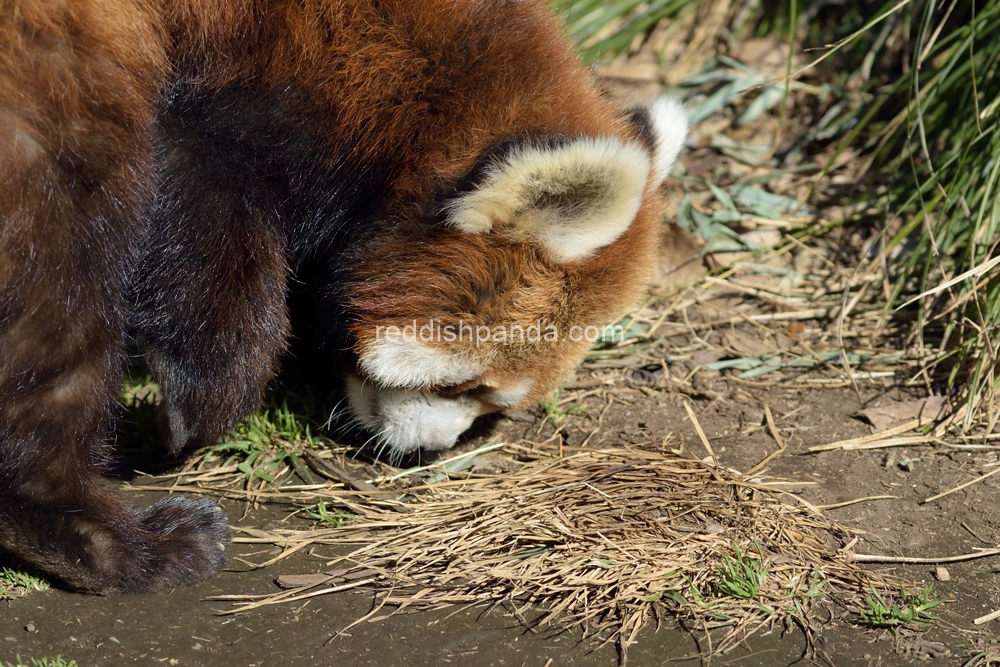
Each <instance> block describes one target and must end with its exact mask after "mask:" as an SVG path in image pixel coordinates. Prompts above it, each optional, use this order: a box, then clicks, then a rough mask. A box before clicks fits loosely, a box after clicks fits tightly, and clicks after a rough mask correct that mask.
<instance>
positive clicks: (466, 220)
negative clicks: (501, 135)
mask: <svg viewBox="0 0 1000 667" xmlns="http://www.w3.org/2000/svg"><path fill="white" fill-rule="evenodd" d="M651 164H652V163H651V160H650V156H649V152H648V151H647V150H646V148H645V147H643V146H641V145H640V144H638V143H632V142H628V143H626V142H623V141H621V140H619V139H617V138H614V137H597V138H593V137H582V138H574V139H567V140H565V141H561V142H547V143H541V145H540V143H539V142H536V143H529V142H525V143H522V144H516V145H514V146H512V147H510V148H508V149H507V150H506V151H504V153H503V154H502V156H500V157H497V158H495V159H494V160H492V161H491V162H490V163H488V164H487V165H486V167H485V169H484V172H483V174H482V176H481V178H480V179H477V180H478V184H477V185H476V186H475V187H473V188H472V189H471V190H469V191H467V192H464V193H462V194H459V195H457V196H456V197H454V198H453V199H452V200H451V201H449V202H447V203H446V204H445V207H444V208H445V220H446V224H449V225H451V226H453V227H456V228H458V229H460V230H462V231H464V232H468V233H470V234H485V233H488V232H493V231H495V232H504V233H509V234H513V235H516V236H525V237H529V238H532V239H534V240H536V241H538V242H540V243H541V244H542V246H544V247H545V248H546V249H547V250H548V251H549V252H550V253H551V254H552V255H553V256H554V257H555V259H556V260H557V261H560V262H572V261H575V260H579V259H585V258H587V257H589V256H591V255H593V254H594V253H595V252H597V250H599V249H600V248H603V247H604V246H606V245H608V244H609V243H612V242H613V241H615V239H617V238H618V237H619V236H621V235H622V233H623V232H624V231H625V230H626V229H628V227H629V225H630V224H632V221H633V219H634V218H635V215H636V213H637V212H638V211H639V206H640V205H641V204H642V194H643V192H644V191H645V189H646V183H647V181H648V179H649V174H650V168H651Z"/></svg>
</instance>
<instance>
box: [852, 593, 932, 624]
mask: <svg viewBox="0 0 1000 667" xmlns="http://www.w3.org/2000/svg"><path fill="white" fill-rule="evenodd" d="M865 602H866V603H867V606H866V607H865V608H864V609H863V610H862V611H861V620H862V621H864V623H865V624H866V625H870V626H872V627H875V628H898V627H901V626H906V625H914V626H919V627H926V626H928V625H931V624H933V623H934V622H935V621H937V620H938V619H937V616H935V615H934V614H931V613H930V610H931V609H933V608H934V607H937V606H938V605H940V604H943V603H944V602H945V599H944V598H942V597H939V596H937V595H935V593H934V584H930V585H929V586H927V587H926V588H924V589H923V590H922V591H920V592H918V593H915V594H913V595H901V596H900V600H899V603H898V604H892V603H889V602H887V601H886V600H885V598H884V597H882V595H881V594H880V593H879V592H878V591H876V590H872V594H871V595H870V596H868V597H867V598H866V599H865Z"/></svg>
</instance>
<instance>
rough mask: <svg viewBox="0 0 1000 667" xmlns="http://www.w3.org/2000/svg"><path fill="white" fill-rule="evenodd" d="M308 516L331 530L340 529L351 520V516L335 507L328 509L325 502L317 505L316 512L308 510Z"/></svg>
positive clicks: (322, 501)
mask: <svg viewBox="0 0 1000 667" xmlns="http://www.w3.org/2000/svg"><path fill="white" fill-rule="evenodd" d="M306 516H308V517H309V518H310V519H313V520H314V521H316V522H317V523H320V524H323V525H324V526H328V527H330V528H340V527H341V526H343V525H344V524H345V523H347V522H349V521H350V520H351V515H350V514H347V513H345V512H341V511H340V510H338V509H337V508H335V507H331V508H328V507H327V506H326V501H325V500H321V501H319V503H317V504H316V511H315V512H314V511H312V510H306Z"/></svg>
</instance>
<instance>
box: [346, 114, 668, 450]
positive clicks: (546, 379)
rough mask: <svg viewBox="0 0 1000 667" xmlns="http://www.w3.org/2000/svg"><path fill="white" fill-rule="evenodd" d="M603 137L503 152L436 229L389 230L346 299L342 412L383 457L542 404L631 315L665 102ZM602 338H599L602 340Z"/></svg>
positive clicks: (451, 204) (440, 442)
mask: <svg viewBox="0 0 1000 667" xmlns="http://www.w3.org/2000/svg"><path fill="white" fill-rule="evenodd" d="M646 115H647V117H648V121H649V125H650V127H648V128H646V129H647V131H648V134H649V135H650V136H648V137H647V141H646V143H645V145H644V144H643V143H640V142H639V141H636V140H622V139H619V138H617V137H579V138H571V139H566V138H557V139H551V140H535V141H531V140H523V141H515V142H506V143H505V144H504V145H503V147H502V148H500V149H495V150H492V151H488V152H487V154H486V155H485V156H484V157H483V158H481V159H480V163H479V166H478V167H477V169H475V170H474V173H473V174H470V175H469V176H467V177H466V178H465V179H464V185H463V186H461V187H459V188H457V192H456V193H454V194H452V195H450V196H449V197H447V198H446V199H445V200H444V201H441V202H438V204H437V205H436V207H435V211H434V213H435V214H436V215H437V218H438V220H437V221H436V224H431V225H430V231H429V230H428V223H427V221H426V220H408V219H407V218H406V217H405V214H404V215H401V216H400V219H398V220H394V221H393V222H392V225H391V229H392V233H391V234H390V235H389V236H388V237H387V238H381V239H380V240H379V242H378V243H377V244H375V245H374V246H373V247H372V250H371V253H370V256H369V257H368V259H367V261H365V262H363V263H362V265H361V266H359V267H357V269H356V270H355V271H354V274H353V277H352V280H351V285H350V287H349V288H348V290H347V293H348V295H349V302H350V303H349V307H350V309H351V311H352V314H353V318H354V324H353V326H352V327H351V335H352V338H353V341H354V351H355V353H356V354H357V359H358V362H357V367H356V369H354V372H352V373H350V374H349V375H348V376H347V377H346V380H345V381H346V390H347V397H348V401H349V404H350V408H351V410H352V412H353V413H354V416H355V417H357V418H358V419H359V420H360V421H361V422H362V423H363V424H364V425H365V426H366V427H367V428H368V429H370V430H371V431H372V432H373V434H374V435H376V436H377V437H378V438H379V439H380V440H381V441H382V442H383V444H386V445H388V446H389V447H390V448H391V449H392V450H394V451H395V452H397V453H406V452H412V451H414V450H416V449H419V448H423V449H429V450H440V449H447V448H448V447H451V446H452V445H453V444H454V443H455V441H456V439H457V438H458V437H459V436H460V435H461V434H462V433H463V432H464V431H465V430H466V429H468V428H469V426H470V425H471V424H472V422H473V420H474V419H475V418H476V417H478V416H480V415H483V414H487V413H490V412H494V411H496V410H500V409H503V408H511V407H515V406H520V405H524V404H525V403H528V402H531V401H537V400H540V399H544V398H545V397H546V396H548V395H551V393H552V392H553V391H555V390H556V389H557V388H558V387H559V385H560V384H561V383H562V382H564V381H565V380H566V379H567V377H568V376H569V375H570V374H571V373H572V371H573V369H574V368H575V367H576V365H577V364H578V363H579V362H580V361H581V359H582V358H583V356H584V355H585V354H586V352H587V350H588V349H589V348H590V347H592V345H593V344H594V343H595V342H596V341H597V340H598V339H600V338H601V337H602V333H604V334H606V333H607V332H606V331H603V327H604V325H606V324H607V323H608V322H610V321H612V320H613V319H615V318H616V317H618V316H620V315H621V314H622V313H623V312H624V311H626V310H627V309H628V308H629V307H631V306H632V305H634V303H635V301H636V300H637V298H638V297H639V295H640V293H641V291H642V289H643V287H644V286H645V284H646V281H647V278H648V274H647V272H648V270H649V269H650V267H652V265H653V253H654V250H655V247H656V240H657V234H656V232H657V228H658V226H659V216H660V213H661V209H660V202H659V197H658V188H659V185H660V184H661V182H662V180H663V177H664V175H665V174H666V172H667V171H668V170H669V168H670V165H671V164H672V163H673V162H674V160H675V158H676V156H677V153H678V151H679V149H680V147H681V144H682V143H683V139H684V135H685V133H686V129H687V124H686V119H685V116H684V112H683V110H682V108H681V107H680V105H679V104H678V103H676V102H675V101H673V100H670V99H663V100H660V101H658V102H657V103H655V104H654V105H653V106H652V107H651V108H650V109H649V110H648V111H647V112H646ZM611 333H612V335H613V332H611Z"/></svg>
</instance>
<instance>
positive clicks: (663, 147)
mask: <svg viewBox="0 0 1000 667" xmlns="http://www.w3.org/2000/svg"><path fill="white" fill-rule="evenodd" d="M647 114H648V115H647V118H648V119H649V133H650V134H651V135H652V137H651V139H652V142H651V143H652V151H653V182H654V183H656V184H657V185H659V184H660V183H662V182H663V179H665V178H666V177H667V174H669V173H670V168H671V167H672V166H674V162H675V161H676V160H677V154H678V153H680V152H681V148H682V147H683V146H684V138H685V137H687V131H688V118H687V112H686V111H684V107H683V106H682V105H681V103H680V102H679V101H677V100H675V99H674V98H672V97H661V98H659V99H658V100H656V101H655V102H653V103H652V104H651V105H649V108H648V110H647Z"/></svg>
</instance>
